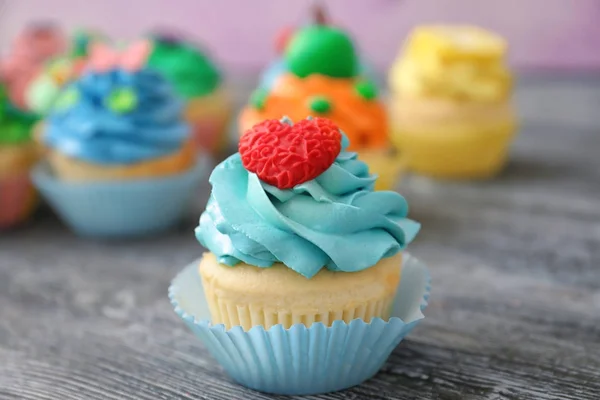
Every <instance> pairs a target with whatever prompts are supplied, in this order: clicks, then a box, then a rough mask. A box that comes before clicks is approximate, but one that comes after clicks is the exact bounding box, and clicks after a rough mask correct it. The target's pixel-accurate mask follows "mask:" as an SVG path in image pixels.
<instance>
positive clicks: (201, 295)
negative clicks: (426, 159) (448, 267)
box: [170, 118, 429, 394]
mask: <svg viewBox="0 0 600 400" xmlns="http://www.w3.org/2000/svg"><path fill="white" fill-rule="evenodd" d="M347 146H348V140H347V139H346V137H345V136H344V134H343V133H342V132H340V131H339V129H338V128H337V126H335V124H333V123H332V122H331V121H329V120H326V119H323V118H315V119H311V118H309V119H306V120H303V121H298V122H297V123H296V124H292V122H291V121H290V120H287V119H283V120H282V121H277V120H267V121H264V122H263V123H261V124H258V125H256V126H255V127H254V128H253V129H252V130H250V131H248V133H246V134H245V135H244V136H243V137H242V139H241V141H240V146H239V149H240V152H239V153H238V154H235V155H233V156H231V157H230V158H228V159H227V160H225V161H224V162H223V163H221V164H219V165H218V166H217V167H216V168H215V170H214V171H213V173H212V175H211V177H210V182H211V184H212V186H213V190H212V195H211V198H210V200H209V202H208V205H207V207H206V211H205V212H204V213H203V214H202V216H201V218H200V225H199V227H198V228H197V229H196V236H197V238H198V240H199V241H200V242H201V243H202V244H203V245H204V246H205V247H207V248H208V250H209V252H208V253H205V254H204V256H203V257H202V259H201V260H200V262H199V265H198V263H195V264H194V265H192V266H190V267H188V268H186V269H185V270H184V272H183V273H182V274H181V275H180V276H178V277H177V278H176V279H175V280H174V281H173V284H172V286H171V288H170V297H171V301H172V303H173V305H174V306H175V310H176V312H177V313H178V314H179V315H180V316H181V317H182V318H183V320H184V321H185V322H186V324H187V325H188V326H189V327H190V328H191V329H192V330H193V331H194V332H195V333H196V334H197V335H198V336H200V337H201V338H202V339H203V340H204V341H205V344H206V345H207V347H208V348H209V350H210V351H211V353H212V354H213V355H214V356H215V358H216V359H217V360H218V361H219V362H220V363H221V364H222V365H223V367H224V368H225V369H226V370H227V371H228V372H229V373H230V374H231V376H232V377H233V378H234V379H235V380H236V381H238V382H240V383H242V384H244V385H246V386H248V387H251V388H253V389H258V390H261V391H266V392H272V393H281V394H314V393H322V392H328V391H334V390H340V389H344V388H347V387H350V386H354V385H356V384H359V383H361V382H362V381H364V380H365V379H368V378H369V377H371V376H372V375H373V374H375V373H376V372H377V370H378V369H379V368H380V367H381V365H382V364H383V362H384V361H385V359H386V358H387V356H388V355H389V353H390V352H391V351H392V350H393V348H394V347H395V346H396V345H397V344H398V342H400V340H401V339H402V338H403V337H404V336H405V335H406V334H407V333H408V332H409V331H410V330H411V329H412V328H413V327H414V326H415V325H416V323H417V322H418V321H419V320H420V319H422V317H423V315H422V313H421V311H422V309H423V308H424V306H425V305H426V302H427V298H428V295H429V277H428V274H427V271H426V269H425V267H424V266H423V265H422V264H421V263H420V262H418V261H416V260H414V259H412V258H411V257H409V256H407V255H403V254H402V250H404V249H405V247H406V245H407V244H408V243H409V242H410V241H411V240H412V239H413V238H414V237H415V235H416V234H417V232H418V230H419V228H420V225H419V224H418V223H417V222H415V221H412V220H410V219H409V218H407V213H408V206H407V203H406V200H405V199H404V198H403V197H402V196H401V195H400V194H398V193H395V192H390V191H375V190H374V183H375V177H374V176H372V175H370V174H369V171H368V167H367V165H366V164H364V163H363V162H362V161H360V160H359V159H357V156H356V154H355V153H351V152H347V151H346V150H345V149H346V148H347ZM401 276H402V279H401ZM332 371H335V372H332Z"/></svg>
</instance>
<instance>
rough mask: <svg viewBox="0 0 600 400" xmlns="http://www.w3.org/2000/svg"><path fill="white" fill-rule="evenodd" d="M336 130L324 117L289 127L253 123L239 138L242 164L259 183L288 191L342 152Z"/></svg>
mask: <svg viewBox="0 0 600 400" xmlns="http://www.w3.org/2000/svg"><path fill="white" fill-rule="evenodd" d="M341 140H342V134H341V133H340V130H339V128H338V127H337V126H336V125H335V124H334V123H333V122H331V121H330V120H328V119H325V118H313V119H304V120H302V121H300V122H298V123H296V124H294V125H289V124H286V123H284V122H281V121H278V120H276V119H271V120H266V121H263V122H261V123H259V124H256V125H254V126H253V127H252V129H250V130H248V131H246V133H244V135H243V136H242V138H241V139H240V144H239V151H240V155H241V156H242V164H243V165H244V168H246V169H247V170H248V171H250V172H254V173H255V174H256V175H258V177H259V178H260V180H262V181H263V182H266V183H268V184H270V185H273V186H275V187H278V188H279V189H290V188H292V187H294V186H296V185H299V184H301V183H303V182H306V181H310V180H311V179H314V178H316V177H317V176H319V175H321V174H322V173H323V172H325V171H326V170H327V168H329V167H331V165H332V164H333V162H334V161H335V159H336V157H337V156H338V154H340V151H341V150H342V144H341Z"/></svg>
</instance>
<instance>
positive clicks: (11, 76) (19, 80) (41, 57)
mask: <svg viewBox="0 0 600 400" xmlns="http://www.w3.org/2000/svg"><path fill="white" fill-rule="evenodd" d="M66 49H67V38H66V36H65V35H64V34H63V32H62V31H61V30H60V29H59V28H58V27H56V26H55V25H52V24H49V23H38V24H35V25H31V26H29V27H27V28H26V29H25V30H24V31H23V32H22V33H21V34H20V35H19V36H18V37H17V38H16V39H15V41H14V42H13V44H12V46H11V48H10V51H9V53H8V55H7V56H6V57H5V58H4V59H3V60H2V61H1V62H0V76H1V77H2V80H3V81H4V82H5V84H6V86H7V89H8V94H9V97H10V100H11V102H12V103H13V104H14V105H15V106H17V107H19V108H20V109H26V100H25V93H26V90H27V88H28V86H29V84H30V83H31V81H32V80H33V79H34V78H35V77H36V76H37V75H38V73H39V72H40V70H41V69H42V68H43V66H44V63H45V62H46V61H48V60H50V59H52V58H54V57H57V56H59V55H61V54H63V53H64V52H65V51H66Z"/></svg>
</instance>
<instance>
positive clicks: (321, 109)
mask: <svg viewBox="0 0 600 400" xmlns="http://www.w3.org/2000/svg"><path fill="white" fill-rule="evenodd" d="M309 108H310V109H311V111H314V112H316V113H318V114H326V113H328V112H329V111H330V110H331V102H330V101H329V100H328V99H327V97H324V96H315V97H311V98H310V99H309Z"/></svg>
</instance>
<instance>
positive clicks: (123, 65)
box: [34, 42, 199, 236]
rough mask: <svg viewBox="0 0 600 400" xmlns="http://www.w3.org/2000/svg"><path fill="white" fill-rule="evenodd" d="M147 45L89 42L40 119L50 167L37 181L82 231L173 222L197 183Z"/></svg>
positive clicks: (125, 230)
mask: <svg viewBox="0 0 600 400" xmlns="http://www.w3.org/2000/svg"><path fill="white" fill-rule="evenodd" d="M150 51H151V50H150V45H149V44H148V43H147V42H140V43H138V44H135V45H133V46H131V47H130V48H129V49H127V50H125V51H124V52H122V53H118V52H114V51H112V50H111V49H109V48H108V47H106V46H104V45H102V44H96V45H94V47H93V49H92V53H91V55H90V58H89V64H88V66H87V67H86V71H85V72H84V73H83V74H82V76H81V77H80V78H79V79H77V80H74V81H72V82H70V83H69V84H67V85H66V87H65V89H64V90H63V91H62V93H61V95H60V97H59V98H58V99H57V100H56V102H55V103H54V106H53V109H52V111H51V113H50V114H49V116H48V117H47V119H46V121H45V123H44V132H43V135H42V136H43V140H44V144H45V146H46V147H47V148H48V154H47V165H46V168H44V166H40V168H39V169H37V170H36V174H34V178H35V182H36V184H37V185H38V186H39V188H40V190H41V192H42V194H43V195H44V196H46V197H47V198H48V200H49V202H50V203H51V204H52V205H53V206H54V208H55V209H56V210H57V212H58V213H59V215H61V216H62V217H63V218H64V219H65V220H66V222H67V223H69V224H70V225H72V226H73V227H74V228H75V229H76V230H77V231H79V232H81V233H84V234H90V235H102V236H113V235H116V236H126V235H141V234H147V233H148V234H149V233H154V231H156V230H161V229H163V228H165V227H166V226H168V225H172V224H174V223H175V222H177V220H178V219H179V218H180V217H181V213H182V211H181V210H182V209H183V208H184V205H185V204H184V203H186V201H187V200H189V198H190V196H191V195H192V193H193V189H194V185H195V184H196V183H197V181H198V179H199V178H198V174H199V173H198V171H197V169H198V167H197V158H196V152H195V149H194V145H193V143H192V140H191V138H190V135H189V127H188V125H187V124H186V123H185V121H184V118H183V112H184V111H183V102H182V101H181V100H179V98H178V97H177V96H176V95H175V93H174V92H173V90H172V88H171V85H170V84H169V82H167V81H166V80H165V79H164V78H163V77H162V75H161V74H160V73H158V72H156V71H154V70H151V69H149V68H147V67H144V64H145V63H146V59H147V57H148V54H149V53H150ZM177 207H180V209H179V210H175V209H174V208H177ZM153 214H154V215H153Z"/></svg>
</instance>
